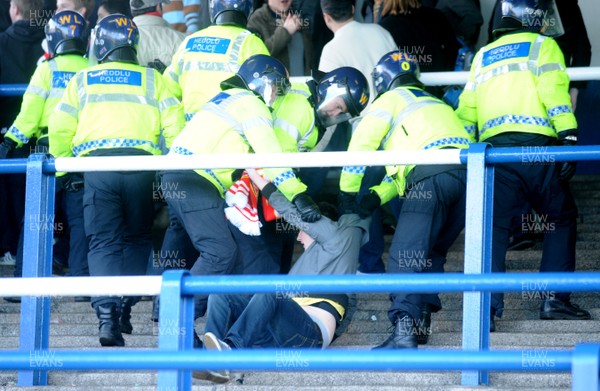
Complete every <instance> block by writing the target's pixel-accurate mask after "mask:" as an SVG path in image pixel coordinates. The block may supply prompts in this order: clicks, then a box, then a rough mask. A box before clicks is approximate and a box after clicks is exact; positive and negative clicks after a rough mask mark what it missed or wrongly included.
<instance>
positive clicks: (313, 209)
mask: <svg viewBox="0 0 600 391" xmlns="http://www.w3.org/2000/svg"><path fill="white" fill-rule="evenodd" d="M292 202H293V203H294V205H295V206H296V208H297V209H298V212H299V213H300V218H302V221H306V222H307V223H314V222H315V221H317V220H319V219H320V218H321V211H320V210H319V207H318V206H317V204H315V202H314V201H313V200H312V198H310V196H309V195H308V194H306V193H300V194H298V195H297V196H296V197H294V199H293V200H292Z"/></svg>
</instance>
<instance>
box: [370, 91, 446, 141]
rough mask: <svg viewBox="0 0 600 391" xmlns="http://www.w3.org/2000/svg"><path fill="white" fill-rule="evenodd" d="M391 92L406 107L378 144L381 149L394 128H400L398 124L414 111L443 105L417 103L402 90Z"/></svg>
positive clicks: (432, 101)
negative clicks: (399, 97)
mask: <svg viewBox="0 0 600 391" xmlns="http://www.w3.org/2000/svg"><path fill="white" fill-rule="evenodd" d="M392 92H395V93H396V94H398V95H400V96H401V97H402V98H403V99H404V100H405V101H406V103H407V106H406V107H405V108H404V109H402V111H401V112H400V113H398V115H397V116H396V118H394V122H393V123H392V126H390V129H389V130H388V132H387V134H386V135H385V137H384V138H383V139H382V140H381V144H380V147H381V148H383V147H384V146H385V144H387V142H388V140H389V139H390V137H392V134H394V132H395V131H396V128H398V127H399V126H400V123H401V122H402V121H404V120H405V119H406V117H408V116H409V115H411V114H412V113H414V112H415V111H417V110H419V109H421V108H423V107H425V106H429V105H443V104H444V103H443V102H441V101H439V100H433V99H431V100H422V101H418V100H417V97H415V96H414V95H413V94H411V93H410V92H408V91H406V90H403V89H398V88H397V89H394V90H392Z"/></svg>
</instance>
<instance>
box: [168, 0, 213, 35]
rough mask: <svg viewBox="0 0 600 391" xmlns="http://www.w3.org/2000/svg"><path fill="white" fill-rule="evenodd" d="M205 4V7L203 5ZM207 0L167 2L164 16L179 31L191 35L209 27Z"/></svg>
mask: <svg viewBox="0 0 600 391" xmlns="http://www.w3.org/2000/svg"><path fill="white" fill-rule="evenodd" d="M202 6H204V8H203V7H202ZM207 14H208V1H207V0H172V1H171V2H170V3H165V5H164V8H163V18H164V19H165V20H166V21H167V22H168V23H169V24H170V25H171V26H172V27H173V28H174V29H175V30H177V31H181V32H182V33H185V34H186V35H190V34H193V33H195V32H196V31H199V30H201V29H203V28H206V27H208V23H207V22H210V21H209V20H207V17H208V15H207Z"/></svg>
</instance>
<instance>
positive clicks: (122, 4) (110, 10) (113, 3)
mask: <svg viewBox="0 0 600 391" xmlns="http://www.w3.org/2000/svg"><path fill="white" fill-rule="evenodd" d="M112 14H122V15H126V16H127V17H128V18H130V17H131V10H130V9H129V3H128V2H127V0H102V1H100V5H99V6H98V21H101V20H102V19H104V18H105V17H107V16H108V15H112Z"/></svg>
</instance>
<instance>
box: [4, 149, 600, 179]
mask: <svg viewBox="0 0 600 391" xmlns="http://www.w3.org/2000/svg"><path fill="white" fill-rule="evenodd" d="M468 155H469V149H464V150H461V152H460V160H461V162H462V163H463V164H467V163H468ZM133 158H134V159H135V157H133ZM594 160H600V145H582V146H575V147H558V146H555V147H538V146H536V147H519V148H488V149H486V152H485V161H486V163H487V164H498V163H523V164H550V163H555V162H565V161H594ZM27 162H28V159H6V160H4V161H2V164H0V174H17V173H23V172H25V170H26V168H27ZM42 167H43V168H42V171H43V172H44V173H55V172H56V167H55V160H54V159H48V160H45V161H44V162H43V163H42Z"/></svg>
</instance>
